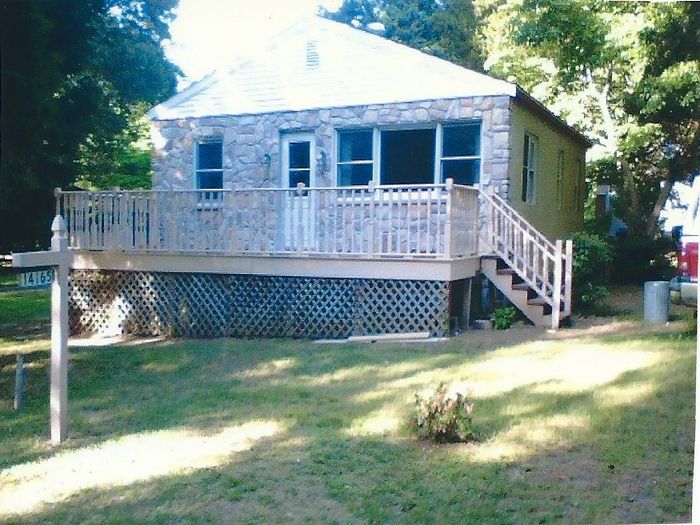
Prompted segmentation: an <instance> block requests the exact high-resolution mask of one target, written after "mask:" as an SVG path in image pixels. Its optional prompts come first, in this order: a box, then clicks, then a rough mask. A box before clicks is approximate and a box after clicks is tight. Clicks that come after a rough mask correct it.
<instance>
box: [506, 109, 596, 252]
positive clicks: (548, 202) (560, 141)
mask: <svg viewBox="0 0 700 525" xmlns="http://www.w3.org/2000/svg"><path fill="white" fill-rule="evenodd" d="M511 122H512V127H511V148H512V149H511V157H510V159H511V160H510V167H509V175H510V203H511V205H512V206H513V207H514V208H515V209H516V210H518V211H519V212H520V213H521V214H522V215H523V216H524V217H525V218H526V219H527V220H528V221H529V222H530V223H532V225H533V226H535V227H536V228H537V229H538V230H540V231H541V232H542V233H543V234H544V235H546V236H547V237H548V238H549V239H550V240H554V239H562V238H564V237H565V236H566V235H567V234H568V233H571V232H574V231H577V230H580V229H581V228H582V226H583V203H584V201H585V193H586V184H585V180H584V178H585V176H584V171H585V161H586V148H585V146H583V145H581V144H579V143H578V142H576V141H575V140H574V139H573V138H570V137H569V136H567V135H565V134H564V133H563V132H561V131H559V130H557V129H556V128H555V127H554V126H553V125H552V124H550V123H548V122H547V121H546V120H544V119H543V118H542V117H540V116H539V115H537V114H535V113H534V112H533V111H531V110H530V109H528V108H527V107H525V106H523V105H522V104H518V103H517V102H515V101H513V106H512V120H511ZM525 133H529V134H531V135H534V136H535V137H537V139H538V143H539V158H538V161H537V164H536V179H535V198H534V202H533V203H532V204H530V203H525V202H523V201H522V199H521V196H522V168H523V153H524V152H523V142H524V138H525ZM559 151H563V152H564V177H563V181H562V189H561V202H559V199H558V195H557V164H558V152H559ZM579 162H581V163H582V166H584V167H583V168H582V169H580V170H579ZM579 171H580V172H581V173H579ZM577 182H578V184H579V191H578V192H577ZM577 193H578V195H577Z"/></svg>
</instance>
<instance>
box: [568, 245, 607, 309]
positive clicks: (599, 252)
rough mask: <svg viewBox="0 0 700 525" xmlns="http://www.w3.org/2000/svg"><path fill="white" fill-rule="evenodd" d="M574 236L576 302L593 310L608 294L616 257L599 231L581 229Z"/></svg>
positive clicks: (581, 307)
mask: <svg viewBox="0 0 700 525" xmlns="http://www.w3.org/2000/svg"><path fill="white" fill-rule="evenodd" d="M573 240H574V264H573V266H574V289H573V301H574V306H575V307H576V308H577V309H581V310H584V311H585V310H591V309H593V308H595V307H596V306H598V305H599V304H600V302H601V301H602V300H603V299H605V298H606V297H607V296H608V289H607V287H606V286H605V285H606V284H607V282H608V275H609V273H610V263H611V262H612V261H613V255H614V252H613V249H612V247H611V246H610V244H609V243H608V242H607V241H606V240H605V239H604V238H603V237H602V236H600V235H596V234H594V233H586V232H579V233H575V234H574V235H573Z"/></svg>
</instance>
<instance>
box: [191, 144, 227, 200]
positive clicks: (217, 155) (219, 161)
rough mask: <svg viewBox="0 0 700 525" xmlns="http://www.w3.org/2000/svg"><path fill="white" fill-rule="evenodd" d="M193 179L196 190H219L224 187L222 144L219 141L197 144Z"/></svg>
mask: <svg viewBox="0 0 700 525" xmlns="http://www.w3.org/2000/svg"><path fill="white" fill-rule="evenodd" d="M195 164H196V168H195V178H196V184H197V189H198V190H221V189H223V187H224V166H223V144H222V142H221V141H220V140H210V141H202V142H199V143H198V144H197V153H196V159H195Z"/></svg>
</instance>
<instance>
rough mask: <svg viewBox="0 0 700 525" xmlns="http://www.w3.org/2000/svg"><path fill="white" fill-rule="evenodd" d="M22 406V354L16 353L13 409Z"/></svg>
mask: <svg viewBox="0 0 700 525" xmlns="http://www.w3.org/2000/svg"><path fill="white" fill-rule="evenodd" d="M23 406H24V354H17V366H16V368H15V410H19V409H20V408H22V407H23Z"/></svg>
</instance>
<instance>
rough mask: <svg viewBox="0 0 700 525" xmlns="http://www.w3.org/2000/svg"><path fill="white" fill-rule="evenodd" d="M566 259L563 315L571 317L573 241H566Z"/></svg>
mask: <svg viewBox="0 0 700 525" xmlns="http://www.w3.org/2000/svg"><path fill="white" fill-rule="evenodd" d="M565 253H566V259H565V265H564V313H565V314H566V315H571V292H572V280H573V277H574V275H573V270H574V241H572V240H571V239H568V240H567V241H566V250H565Z"/></svg>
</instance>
